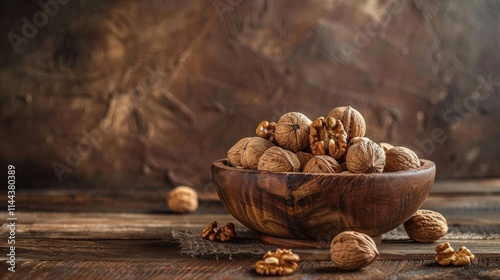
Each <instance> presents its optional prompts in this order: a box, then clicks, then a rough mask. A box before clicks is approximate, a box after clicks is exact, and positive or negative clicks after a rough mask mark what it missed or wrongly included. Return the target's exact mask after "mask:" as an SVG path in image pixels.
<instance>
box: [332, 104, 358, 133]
mask: <svg viewBox="0 0 500 280" xmlns="http://www.w3.org/2000/svg"><path fill="white" fill-rule="evenodd" d="M328 117H334V118H336V119H339V120H340V121H341V122H342V124H343V125H344V129H345V131H346V132H347V139H348V140H350V139H352V138H354V137H363V136H365V133H366V123H365V119H364V118H363V116H362V115H361V113H359V112H358V111H357V110H356V109H354V108H352V107H351V106H343V107H337V108H334V109H332V110H331V111H330V113H328Z"/></svg>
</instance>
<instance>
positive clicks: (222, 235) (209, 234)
mask: <svg viewBox="0 0 500 280" xmlns="http://www.w3.org/2000/svg"><path fill="white" fill-rule="evenodd" d="M201 237H202V238H203V239H207V240H210V241H212V242H227V241H230V240H231V239H232V238H235V237H236V231H235V229H234V224H233V223H227V224H226V225H225V226H223V227H221V228H219V229H217V221H213V222H211V223H210V224H209V225H208V226H207V227H206V228H204V229H203V230H202V231H201Z"/></svg>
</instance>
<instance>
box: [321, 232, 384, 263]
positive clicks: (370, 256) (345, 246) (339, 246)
mask: <svg viewBox="0 0 500 280" xmlns="http://www.w3.org/2000/svg"><path fill="white" fill-rule="evenodd" d="M378 254H379V253H378V249H377V245H375V242H374V241H373V239H372V238H371V237H370V236H368V235H366V234H364V233H360V232H356V231H344V232H341V233H340V234H338V235H337V236H335V238H334V239H333V240H332V242H331V244H330V256H331V258H332V261H333V264H334V265H335V266H337V267H338V268H341V269H344V270H357V269H361V268H363V267H365V266H368V265H370V264H371V263H372V262H373V261H374V260H375V258H376V257H377V256H378Z"/></svg>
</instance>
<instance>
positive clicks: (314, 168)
mask: <svg viewBox="0 0 500 280" xmlns="http://www.w3.org/2000/svg"><path fill="white" fill-rule="evenodd" d="M303 171H304V172H308V173H341V172H342V167H341V166H340V164H339V163H338V162H337V161H336V160H335V159H334V158H332V157H330V156H315V157H313V158H312V159H310V160H309V162H307V164H306V165H305V166H304V168H303Z"/></svg>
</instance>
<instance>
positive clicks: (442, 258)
mask: <svg viewBox="0 0 500 280" xmlns="http://www.w3.org/2000/svg"><path fill="white" fill-rule="evenodd" d="M435 250H436V252H437V255H436V257H435V258H434V260H435V261H436V262H437V263H438V264H439V265H441V266H448V265H454V266H464V265H469V264H470V263H471V262H472V261H474V259H475V256H474V254H472V253H471V251H470V250H469V249H467V248H466V247H465V246H462V247H460V250H459V251H458V252H456V251H455V250H454V249H453V248H452V247H451V245H450V243H448V242H446V243H443V244H440V245H438V246H436V248H435Z"/></svg>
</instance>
